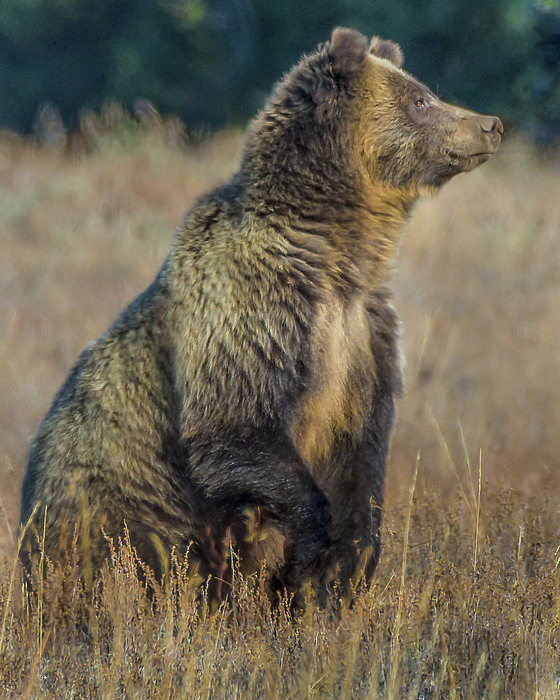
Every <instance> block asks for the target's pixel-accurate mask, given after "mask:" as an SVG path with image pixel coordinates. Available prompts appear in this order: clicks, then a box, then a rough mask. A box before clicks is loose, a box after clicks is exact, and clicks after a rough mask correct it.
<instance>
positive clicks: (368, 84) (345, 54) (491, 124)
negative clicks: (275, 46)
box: [326, 28, 503, 192]
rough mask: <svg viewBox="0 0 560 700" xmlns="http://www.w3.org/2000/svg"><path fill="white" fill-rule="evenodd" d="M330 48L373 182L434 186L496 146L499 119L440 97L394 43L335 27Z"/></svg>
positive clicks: (335, 73) (355, 137) (416, 187)
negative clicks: (405, 62) (410, 68)
mask: <svg viewBox="0 0 560 700" xmlns="http://www.w3.org/2000/svg"><path fill="white" fill-rule="evenodd" d="M326 50H327V53H328V56H329V59H330V63H331V66H332V74H333V77H334V79H335V82H337V83H338V88H339V90H340V91H341V92H342V93H343V94H345V95H346V96H347V98H348V100H347V107H348V110H349V112H350V119H351V123H352V132H351V133H352V134H353V139H352V140H353V147H354V149H355V151H356V153H357V154H358V156H359V158H360V160H361V162H362V165H363V167H364V168H365V169H366V170H367V172H368V174H369V176H370V177H371V178H372V179H373V180H374V181H375V182H380V183H383V184H385V185H388V186H390V187H395V188H398V189H407V188H411V189H413V190H417V191H419V192H421V191H423V190H437V189H439V188H440V187H441V186H442V185H443V184H444V183H445V182H447V181H448V180H449V179H450V178H452V177H453V176H454V175H457V174H458V173H462V172H467V171H470V170H473V169H474V168H475V167H477V166H478V165H480V164H481V163H484V162H485V161H487V160H488V159H489V158H490V156H491V155H492V154H493V153H495V152H496V150H497V148H498V145H499V143H500V138H501V134H502V133H503V127H502V123H501V121H500V120H499V119H498V118H497V117H493V116H485V115H481V114H477V113H475V112H471V111H469V110H466V109H462V108H460V107H456V106H453V105H450V104H447V103H446V102H443V101H442V100H440V99H439V98H438V97H437V96H436V95H435V94H434V93H433V92H432V91H431V90H430V89H429V88H428V87H426V86H425V85H423V84H422V83H421V82H419V81H418V80H416V79H415V78H414V77H413V76H411V75H410V74H408V73H406V72H405V71H403V70H402V68H401V66H402V64H403V53H402V51H401V49H400V47H399V46H398V45H397V44H394V43H393V42H391V41H385V40H383V39H380V38H378V37H374V39H373V40H372V41H371V42H370V43H369V44H368V42H367V40H366V38H365V37H364V36H363V35H362V34H360V33H359V32H357V31H355V30H352V29H344V28H337V29H335V30H334V32H333V34H332V39H331V41H330V43H329V44H328V45H327V49H326Z"/></svg>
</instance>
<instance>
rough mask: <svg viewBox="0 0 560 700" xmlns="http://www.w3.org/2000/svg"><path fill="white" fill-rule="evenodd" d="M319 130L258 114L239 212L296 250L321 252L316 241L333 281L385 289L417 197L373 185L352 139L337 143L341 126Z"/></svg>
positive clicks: (242, 171)
mask: <svg viewBox="0 0 560 700" xmlns="http://www.w3.org/2000/svg"><path fill="white" fill-rule="evenodd" d="M319 126H320V127H321V128H316V129H309V128H308V129H305V128H303V127H302V126H301V124H298V123H297V121H296V122H292V123H290V122H288V123H286V122H285V121H283V120H282V119H281V118H280V117H279V115H278V109H271V110H269V111H265V112H264V113H263V114H262V115H261V117H260V118H259V119H258V120H257V122H256V123H255V125H254V126H253V129H252V131H251V132H250V134H249V138H248V140H247V143H246V147H245V152H244V157H243V160H242V164H241V169H240V172H239V174H238V177H237V179H238V182H239V184H240V185H241V187H242V190H243V192H244V195H243V199H244V209H245V211H246V212H247V213H252V214H254V215H256V216H258V217H259V219H261V220H262V219H263V218H266V219H268V221H269V222H270V224H271V227H272V228H273V229H274V230H276V231H278V232H279V233H284V235H285V236H286V237H287V238H289V239H290V241H291V242H292V243H293V242H294V241H296V242H297V243H296V244H297V245H299V246H301V247H304V248H307V249H314V250H318V249H319V248H320V247H319V246H318V245H317V240H316V239H317V237H321V239H322V241H323V242H326V243H327V244H328V246H327V249H328V253H327V254H326V255H325V261H327V262H326V267H327V268H328V269H327V273H328V274H329V275H330V277H332V278H333V279H335V280H337V281H340V280H345V282H344V284H345V285H346V286H347V285H348V284H351V285H352V286H367V287H368V288H371V287H372V286H384V285H385V283H386V282H387V281H388V279H389V278H390V276H391V274H392V271H393V266H394V265H393V263H394V258H395V255H396V251H397V247H398V242H399V238H400V232H401V230H402V228H403V226H404V224H405V223H406V221H407V220H408V218H409V216H410V212H411V209H412V206H413V204H414V202H415V201H416V199H417V197H418V194H417V192H414V191H412V190H411V191H405V190H402V189H396V188H389V187H387V186H386V185H384V184H382V183H381V182H376V181H374V180H373V179H372V177H371V174H370V173H369V172H368V171H367V168H365V167H361V164H360V158H359V157H358V156H357V155H356V153H355V149H354V148H353V147H352V142H351V139H348V141H347V143H344V144H340V143H339V142H338V139H337V137H336V134H337V133H338V131H339V127H338V126H335V125H333V129H332V130H330V129H329V128H328V127H327V125H325V124H321V125H319ZM331 134H335V136H334V137H333V136H331ZM323 249H325V247H324V246H323Z"/></svg>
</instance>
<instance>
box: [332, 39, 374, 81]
mask: <svg viewBox="0 0 560 700" xmlns="http://www.w3.org/2000/svg"><path fill="white" fill-rule="evenodd" d="M329 53H330V58H331V63H332V67H333V70H334V72H335V73H336V74H338V75H351V74H352V73H355V72H356V71H357V70H359V69H360V68H361V66H362V64H363V62H364V60H365V58H366V56H367V54H368V43H367V39H366V38H365V36H364V35H363V34H360V32H358V31H356V30H355V29H347V28H346V27H337V28H336V29H335V30H333V33H332V37H331V50H330V52H329Z"/></svg>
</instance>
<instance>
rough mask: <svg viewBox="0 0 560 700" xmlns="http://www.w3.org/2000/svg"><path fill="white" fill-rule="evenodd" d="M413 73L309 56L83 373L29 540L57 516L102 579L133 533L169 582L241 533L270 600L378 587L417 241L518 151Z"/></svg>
mask: <svg viewBox="0 0 560 700" xmlns="http://www.w3.org/2000/svg"><path fill="white" fill-rule="evenodd" d="M401 63H402V52H401V51H400V49H399V48H398V47H397V46H396V45H394V44H392V43H391V42H385V41H383V40H379V39H374V40H373V41H372V43H371V45H368V42H367V40H366V39H365V37H363V36H362V35H360V34H359V33H357V32H355V31H353V30H349V29H337V30H335V32H334V33H333V38H332V41H331V42H329V43H327V44H325V45H324V46H322V47H319V49H318V50H317V51H316V52H315V53H313V54H311V55H310V56H305V57H304V58H303V59H302V60H301V62H300V63H299V64H298V65H297V66H296V67H295V68H294V69H293V70H292V71H291V73H290V74H289V75H288V76H286V77H285V78H284V80H283V81H282V82H281V83H280V84H279V85H278V86H277V88H276V90H275V92H274V93H273V95H272V97H271V99H270V100H269V102H268V104H267V106H266V107H265V109H264V111H263V112H262V113H261V114H260V115H259V117H258V118H257V119H256V120H255V122H254V124H253V125H252V128H251V130H250V132H249V134H248V138H247V143H246V147H245V151H244V155H243V158H242V162H241V166H240V169H239V172H238V173H237V175H236V176H235V177H234V178H233V180H232V182H231V183H230V184H229V185H227V186H225V187H223V188H221V189H218V190H216V191H215V192H212V193H211V194H209V195H207V196H205V197H203V198H202V199H200V200H199V201H198V202H197V203H196V204H195V206H194V207H193V208H192V209H191V211H190V212H188V213H187V215H186V216H185V219H184V221H183V222H182V224H181V225H180V227H179V229H178V231H177V234H176V237H175V240H174V242H173V246H172V249H171V252H170V254H169V257H168V259H167V260H166V262H165V263H164V265H163V267H162V269H161V271H160V273H159V275H158V276H157V278H156V280H155V281H154V282H153V284H152V285H151V286H150V287H149V288H148V289H147V290H146V291H145V292H144V293H143V294H142V295H141V296H140V297H139V298H138V299H137V300H136V301H135V302H134V303H133V304H132V305H131V306H130V307H129V308H128V309H126V310H125V311H124V313H123V314H122V316H121V317H120V318H119V319H118V320H117V321H116V322H115V324H114V325H113V326H112V327H111V328H110V329H109V330H108V331H107V332H106V333H105V334H104V335H103V336H102V337H101V338H100V339H99V340H97V341H96V342H94V343H92V344H91V345H90V346H89V347H88V348H87V349H86V350H85V351H84V353H83V354H82V355H81V357H80V358H79V360H78V362H77V364H76V366H75V367H74V369H73V370H72V372H71V373H70V376H69V377H68V379H67V381H66V383H65V384H64V386H63V387H62V389H61V390H60V392H59V394H58V395H57V397H56V398H55V401H54V403H53V406H52V407H51V409H50V411H49V412H48V414H47V416H46V417H45V419H44V421H43V423H42V424H41V427H40V429H39V432H38V434H37V437H36V438H35V440H34V442H33V445H32V447H31V452H30V459H29V466H28V471H27V475H26V478H25V484H24V489H23V504H22V523H23V524H25V523H26V522H27V521H28V520H29V519H31V521H32V527H31V528H30V529H29V532H32V530H33V525H34V526H35V528H36V529H37V530H38V531H39V533H40V532H41V523H42V522H43V513H44V510H43V509H44V508H46V509H47V510H46V529H45V533H44V534H45V545H46V549H47V551H48V552H49V553H50V554H51V555H53V556H54V555H55V554H56V552H57V551H59V550H60V549H61V548H62V549H63V548H64V545H65V542H71V541H72V533H73V530H74V527H75V526H76V525H79V526H80V527H81V528H82V529H83V528H84V527H85V528H86V530H87V532H86V533H85V536H84V537H82V540H83V541H85V542H87V543H88V544H87V550H88V552H89V551H90V550H91V557H92V560H93V564H94V565H95V566H96V567H97V566H99V565H100V564H101V562H102V560H103V558H104V557H105V556H106V554H107V552H108V547H107V542H106V539H105V534H106V535H107V536H109V537H115V536H118V535H119V534H120V533H122V531H123V525H124V523H126V525H127V526H128V529H129V531H130V537H131V540H132V544H133V545H134V546H135V547H136V548H137V551H138V554H139V556H140V557H141V558H143V559H144V560H145V561H146V562H147V563H148V564H150V565H151V566H152V567H153V568H154V569H156V570H159V569H160V568H161V562H160V557H161V550H162V546H163V548H164V550H166V551H169V550H170V549H171V548H172V547H177V548H178V549H179V550H180V551H182V550H186V548H187V547H188V546H189V543H190V542H191V541H192V542H193V545H192V550H191V557H192V559H193V560H194V561H196V562H197V563H198V566H199V567H200V568H201V572H202V573H203V574H205V575H206V574H214V575H215V576H216V577H222V576H223V575H224V553H223V552H222V551H221V550H220V543H221V541H222V539H223V537H224V535H225V534H226V533H227V532H231V533H232V534H233V535H234V537H235V538H236V540H237V545H238V547H239V549H240V553H241V561H242V566H243V568H244V569H245V570H248V569H250V568H251V567H252V566H253V565H254V564H255V558H256V559H259V558H260V557H262V556H265V555H267V556H268V558H269V560H273V562H274V564H273V566H272V568H273V569H274V579H273V587H278V586H297V585H298V582H299V581H300V578H301V576H314V577H315V578H317V579H321V580H323V581H324V582H327V581H328V580H329V579H330V578H332V577H333V576H334V575H338V576H339V577H340V580H341V583H342V585H343V586H344V585H346V584H347V583H348V580H349V579H350V577H351V576H353V575H354V573H355V570H356V567H357V565H358V562H359V561H360V560H361V561H362V564H363V565H364V566H365V574H366V577H370V576H371V574H372V572H373V570H374V568H375V565H376V562H377V559H378V556H379V546H380V545H379V525H380V520H381V505H382V500H383V484H384V478H385V464H386V459H387V453H388V448H389V440H390V435H391V430H392V425H393V418H394V398H395V396H397V395H398V394H399V393H400V391H401V383H402V382H401V373H400V361H399V351H398V320H397V317H396V314H395V312H394V310H393V307H392V305H391V301H390V292H389V290H388V286H387V285H388V282H389V280H390V277H391V271H392V266H393V260H394V256H395V251H396V247H397V245H398V239H399V234H400V231H401V228H402V226H403V224H404V223H405V222H406V220H407V218H408V216H409V214H410V211H411V208H412V205H413V204H414V202H415V201H416V199H417V198H418V196H419V195H420V193H421V192H423V191H426V190H430V191H433V190H436V189H437V188H439V187H441V185H442V184H443V183H444V182H446V181H447V180H448V179H449V178H451V177H452V176H453V175H455V174H457V173H458V172H463V171H467V170H470V169H472V168H473V167H475V166H476V165H477V164H478V163H480V162H484V160H485V159H487V158H488V157H489V155H490V154H491V153H492V152H494V151H495V150H496V148H497V145H498V143H499V140H500V132H501V124H500V123H499V120H497V119H495V118H492V117H483V116H480V115H476V114H474V113H471V112H467V111H465V110H459V109H458V108H455V107H452V106H450V105H446V104H445V103H443V102H441V101H440V100H439V99H438V98H436V97H435V96H434V95H433V94H432V93H431V92H430V91H429V90H428V89H427V88H426V87H425V86H423V85H421V84H420V83H418V82H417V81H416V80H415V79H414V78H412V77H411V76H409V75H408V74H406V73H404V72H403V71H402V70H401V69H400V67H399V66H400V64H401ZM247 513H253V514H254V517H256V521H255V522H258V525H259V526H258V527H253V526H250V524H249V525H247V524H246V518H247ZM84 518H85V520H84ZM250 522H252V521H251V520H250V521H249V523H250ZM80 523H81V525H80ZM84 523H87V524H84ZM275 530H276V532H277V533H279V535H280V540H279V538H278V537H277V536H275V535H274V531H275ZM249 532H253V538H252V539H253V542H252V543H248V542H246V539H247V534H248V533H249ZM255 532H257V534H256V535H255ZM154 537H155V538H157V542H158V543H159V544H158V545H157V546H155V545H154ZM35 542H36V540H35V539H34V537H33V536H29V537H28V538H27V545H26V548H27V550H33V548H34V547H35ZM269 542H273V546H271V547H269V546H268V543H269ZM279 542H280V546H282V542H283V551H281V550H279V549H278V547H279V544H278V543H279ZM282 560H283V563H282Z"/></svg>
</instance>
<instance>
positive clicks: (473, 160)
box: [447, 151, 494, 168]
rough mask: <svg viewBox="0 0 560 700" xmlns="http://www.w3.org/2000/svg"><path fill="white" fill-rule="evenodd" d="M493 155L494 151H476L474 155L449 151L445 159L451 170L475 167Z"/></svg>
mask: <svg viewBox="0 0 560 700" xmlns="http://www.w3.org/2000/svg"><path fill="white" fill-rule="evenodd" d="M493 155H494V151H477V152H475V153H457V152H456V151H449V153H448V154H447V157H448V158H449V165H450V166H451V167H453V168H456V167H466V168H468V167H469V166H471V167H476V166H477V165H481V164H482V163H486V161H487V160H488V159H489V158H491V157H492V156H493Z"/></svg>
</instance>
